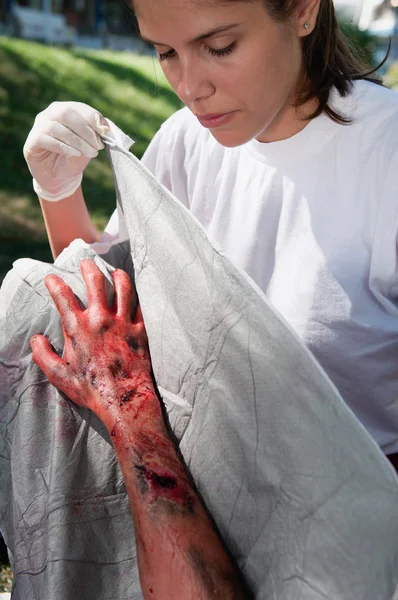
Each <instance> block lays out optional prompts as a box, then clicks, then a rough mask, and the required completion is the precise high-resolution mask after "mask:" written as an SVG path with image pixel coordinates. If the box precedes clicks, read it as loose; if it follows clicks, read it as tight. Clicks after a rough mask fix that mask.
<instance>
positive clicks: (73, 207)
mask: <svg viewBox="0 0 398 600" xmlns="http://www.w3.org/2000/svg"><path fill="white" fill-rule="evenodd" d="M39 200H40V205H41V209H42V212H43V217H44V222H45V225H46V229H47V235H48V240H49V242H50V247H51V252H52V255H53V257H54V259H55V258H57V256H58V255H59V254H61V252H62V250H64V248H67V247H68V246H69V244H70V243H71V242H73V240H75V239H77V238H81V239H82V240H84V241H85V242H87V243H88V244H92V243H93V242H97V241H98V240H99V239H100V233H99V231H97V229H96V228H95V227H94V224H93V222H92V220H91V218H90V215H89V213H88V210H87V206H86V203H85V201H84V197H83V192H82V188H81V187H79V188H78V189H77V190H76V191H75V192H74V194H72V195H71V196H69V197H68V198H65V199H64V200H60V201H59V202H48V201H47V200H43V199H42V198H39Z"/></svg>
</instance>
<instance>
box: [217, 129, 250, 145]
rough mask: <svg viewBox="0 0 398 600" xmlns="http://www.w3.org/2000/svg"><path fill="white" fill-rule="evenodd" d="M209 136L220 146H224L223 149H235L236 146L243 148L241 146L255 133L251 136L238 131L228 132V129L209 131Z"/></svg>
mask: <svg viewBox="0 0 398 600" xmlns="http://www.w3.org/2000/svg"><path fill="white" fill-rule="evenodd" d="M210 133H211V135H212V136H213V137H214V139H215V140H217V142H218V143H219V144H221V146H225V148H236V146H243V144H247V142H250V141H251V140H252V139H253V138H254V137H255V135H256V134H255V133H254V134H252V133H250V132H247V131H245V132H244V131H239V130H233V129H231V130H228V129H224V130H222V129H210Z"/></svg>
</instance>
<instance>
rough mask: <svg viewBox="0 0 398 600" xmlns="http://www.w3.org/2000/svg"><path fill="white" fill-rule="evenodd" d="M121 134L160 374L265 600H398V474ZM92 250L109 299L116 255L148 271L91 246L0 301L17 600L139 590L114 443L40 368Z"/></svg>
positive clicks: (34, 271)
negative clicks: (35, 355) (66, 294)
mask: <svg viewBox="0 0 398 600" xmlns="http://www.w3.org/2000/svg"><path fill="white" fill-rule="evenodd" d="M113 133H114V135H115V136H116V139H117V141H116V142H115V141H111V140H108V142H109V144H108V152H109V155H110V158H111V161H112V165H113V169H114V174H115V185H116V190H117V195H118V199H119V201H120V203H121V204H122V206H123V210H124V213H125V216H126V221H127V223H128V228H129V231H128V234H129V240H130V244H131V257H132V260H133V263H134V270H135V280H136V285H137V289H138V293H139V297H140V301H141V305H142V310H143V314H144V319H145V323H146V327H147V331H148V336H149V341H150V349H151V355H152V362H153V368H154V373H155V377H156V380H157V383H158V386H159V390H160V393H161V395H162V397H163V398H164V402H165V405H166V408H167V412H168V415H169V419H170V424H171V427H172V429H173V430H174V432H175V434H176V437H177V439H178V440H179V442H180V448H181V451H182V454H183V456H184V458H185V461H186V463H187V465H188V467H189V470H190V472H191V473H192V476H193V478H194V480H195V482H196V485H197V486H198V489H199V491H200V493H201V495H202V497H203V499H204V501H205V503H206V505H207V507H208V509H209V510H210V512H211V514H212V515H213V517H214V519H215V521H216V523H217V526H218V528H219V530H220V532H221V534H222V536H223V538H224V539H225V542H226V543H227V545H228V547H229V549H230V550H231V552H232V554H233V556H234V557H235V558H236V560H237V562H238V564H239V566H240V567H241V569H242V572H243V574H244V576H245V578H246V580H247V581H248V583H249V585H250V586H251V587H252V589H253V590H254V592H255V596H256V598H258V599H264V600H391V598H392V596H393V593H394V589H395V586H396V584H397V583H398V484H397V481H398V479H397V477H396V475H395V472H394V471H393V469H392V467H391V466H390V465H389V463H388V462H387V460H386V459H385V458H384V456H383V455H382V453H381V452H380V450H379V448H378V447H377V445H376V443H375V442H374V441H373V440H372V439H371V438H370V436H369V435H368V433H367V432H366V431H365V430H364V428H363V427H362V425H361V424H360V423H359V421H357V419H356V418H355V416H354V415H353V414H352V413H351V412H350V410H349V409H348V408H347V407H346V405H345V404H344V402H343V401H342V399H341V398H340V397H339V395H338V393H337V391H336V389H335V388H334V387H333V385H332V384H331V383H330V381H329V379H328V378H327V377H326V375H325V374H324V373H323V371H322V370H321V368H320V367H319V365H318V364H317V363H316V361H315V360H314V359H313V357H312V356H311V355H310V353H309V352H308V350H307V349H306V348H304V347H303V345H302V344H301V343H300V341H299V340H298V338H297V337H296V335H295V334H294V333H293V332H292V331H291V330H290V328H289V327H288V326H287V325H286V323H285V322H284V321H283V320H282V319H281V318H280V316H279V315H278V314H276V312H275V311H274V309H273V308H272V307H271V306H270V305H269V304H268V303H267V301H266V299H265V298H264V297H263V296H262V294H261V292H259V290H258V289H256V288H255V286H254V285H253V284H252V282H250V281H249V279H248V278H247V277H246V276H245V275H244V274H241V273H239V272H238V271H237V270H236V269H235V268H234V267H233V266H232V265H231V263H230V262H229V260H228V259H227V258H226V257H225V256H223V254H222V253H221V252H220V251H219V250H217V249H215V248H214V247H212V245H211V244H210V243H209V241H208V240H207V238H206V235H205V233H204V231H203V229H202V228H201V226H200V225H199V224H198V223H197V222H196V221H195V220H194V219H193V218H192V216H191V215H190V214H189V212H188V211H187V210H186V209H185V208H184V207H183V206H181V204H180V203H178V202H177V201H175V200H174V199H173V198H172V197H171V195H170V194H169V193H168V192H167V191H166V190H165V189H164V188H163V187H162V186H161V185H160V184H158V183H157V182H156V181H155V180H154V179H153V177H152V176H151V174H150V173H149V172H148V171H147V170H146V169H145V168H144V167H143V166H142V165H141V164H140V163H139V161H138V160H136V159H135V158H134V157H133V156H132V155H131V154H130V153H129V152H128V151H127V149H126V148H127V146H128V143H126V140H125V139H124V138H123V137H117V136H118V135H119V134H118V132H117V131H116V130H113ZM103 249H104V248H103V247H102V250H103ZM84 256H94V257H95V259H96V261H97V264H98V265H99V266H100V267H101V269H102V270H103V271H104V273H107V274H108V281H109V294H110V295H111V293H112V290H111V280H110V277H109V270H110V268H111V267H109V266H108V264H107V263H106V262H104V259H106V260H107V261H108V263H109V264H111V265H113V266H119V267H122V268H125V269H126V270H127V271H128V272H129V273H130V274H131V275H132V274H133V267H132V262H131V257H130V248H129V246H128V243H124V244H119V245H117V246H114V247H112V248H111V249H110V251H109V253H108V254H107V255H106V256H103V257H102V258H101V257H99V256H98V255H96V253H95V251H94V249H92V248H90V247H88V246H86V245H85V244H83V243H82V242H79V241H77V242H74V243H73V244H72V245H71V246H70V248H69V249H68V250H66V251H65V252H64V253H63V254H62V255H61V256H60V257H59V259H58V260H57V261H56V264H55V266H50V265H45V264H42V263H39V262H36V261H30V260H23V261H18V262H17V263H16V265H15V267H14V269H13V271H11V272H10V274H9V275H8V276H7V278H6V280H5V282H4V284H3V287H2V290H1V296H0V485H1V494H0V529H1V531H2V532H3V534H4V537H5V539H6V542H7V544H8V546H9V548H10V550H11V552H12V555H13V557H12V559H13V567H14V573H15V588H14V592H13V600H76V599H79V600H108V599H112V600H133V599H138V598H141V597H142V595H141V592H140V587H139V581H138V573H137V567H136V559H135V544H134V533H133V527H132V522H131V516H130V513H129V508H128V501H127V497H126V493H125V489H124V486H123V480H122V476H121V473H120V469H119V467H118V464H117V461H116V458H115V454H114V451H113V448H112V445H111V443H110V440H109V437H108V435H107V432H106V431H105V428H104V427H103V426H102V424H101V423H100V422H99V421H98V419H97V418H96V417H95V416H94V415H93V414H91V413H89V412H88V411H86V410H83V409H80V408H78V407H76V406H74V405H73V404H72V403H71V402H69V401H68V400H67V399H66V398H65V397H63V396H62V395H61V394H59V393H58V392H57V391H56V390H55V389H54V388H53V387H52V386H51V385H50V384H49V383H48V382H47V380H46V378H45V377H44V375H43V374H42V373H41V372H40V370H39V369H38V368H37V367H36V366H35V365H34V364H33V363H32V360H31V353H30V348H29V337H30V336H31V335H32V334H34V333H38V332H41V333H45V334H46V335H47V336H48V337H49V339H50V340H51V342H52V344H53V345H54V347H55V348H56V349H57V350H58V351H59V352H61V351H62V345H63V341H62V333H61V328H60V321H59V317H58V315H57V312H56V310H55V308H54V306H53V304H52V301H51V299H50V298H49V295H48V293H47V291H46V289H45V286H44V284H43V277H44V276H45V274H47V273H50V272H52V273H53V272H56V273H59V274H61V275H62V276H63V277H64V279H65V281H66V282H67V283H68V284H69V285H71V286H72V288H73V289H74V291H75V293H76V294H77V296H78V297H79V298H80V299H81V301H82V302H83V303H85V301H86V295H85V289H84V285H83V283H82V280H81V277H80V274H79V262H80V259H81V258H82V257H84ZM187 600H188V599H187Z"/></svg>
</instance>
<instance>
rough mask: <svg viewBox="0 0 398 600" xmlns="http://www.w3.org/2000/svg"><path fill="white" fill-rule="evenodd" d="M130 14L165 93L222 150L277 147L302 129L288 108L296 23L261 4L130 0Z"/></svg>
mask: <svg viewBox="0 0 398 600" xmlns="http://www.w3.org/2000/svg"><path fill="white" fill-rule="evenodd" d="M134 8H135V12H136V16H137V19H138V24H139V28H140V33H141V35H142V37H143V38H144V39H147V40H148V41H150V42H151V43H152V44H153V45H154V47H155V49H156V52H157V54H158V56H159V60H160V64H161V66H162V68H163V71H164V73H165V75H166V77H167V79H168V81H169V83H170V85H171V86H172V88H173V89H174V91H175V92H176V94H177V95H178V97H179V98H180V99H181V100H182V102H183V103H184V104H186V106H187V107H188V108H189V109H190V110H191V111H192V112H193V113H194V114H195V115H196V116H198V118H199V120H200V121H201V123H202V125H203V126H205V127H208V128H209V129H210V131H211V133H212V134H213V136H214V137H215V138H216V140H217V141H218V142H219V143H220V144H222V145H224V146H228V147H232V146H238V145H240V144H244V143H245V142H247V141H249V140H250V139H253V138H256V139H258V140H259V141H275V140H278V139H284V138H287V137H290V136H291V135H294V133H297V131H299V130H300V129H302V128H303V127H304V124H305V123H304V122H303V121H301V120H300V119H299V117H298V115H297V111H296V109H295V108H294V107H293V104H294V100H295V92H296V89H297V84H298V82H299V79H300V73H301V67H302V52H301V40H300V32H299V33H298V32H297V30H298V26H297V25H296V24H295V22H294V21H293V22H291V23H278V22H275V21H274V20H273V19H272V18H271V17H270V16H269V15H268V13H267V12H266V9H265V8H264V5H263V3H262V1H261V0H253V1H251V2H250V1H249V2H247V1H246V2H239V1H238V2H236V1H235V2H228V1H225V2H218V1H215V2H210V1H206V2H202V1H201V0H194V1H192V0H135V1H134ZM303 31H305V30H304V28H303ZM214 115H215V116H214Z"/></svg>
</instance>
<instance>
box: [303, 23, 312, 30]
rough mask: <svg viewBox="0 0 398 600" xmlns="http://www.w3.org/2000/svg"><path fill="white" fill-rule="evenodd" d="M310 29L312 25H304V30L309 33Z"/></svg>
mask: <svg viewBox="0 0 398 600" xmlns="http://www.w3.org/2000/svg"><path fill="white" fill-rule="evenodd" d="M310 27H311V25H310V24H309V23H304V29H306V30H307V31H308V30H309V28H310Z"/></svg>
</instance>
